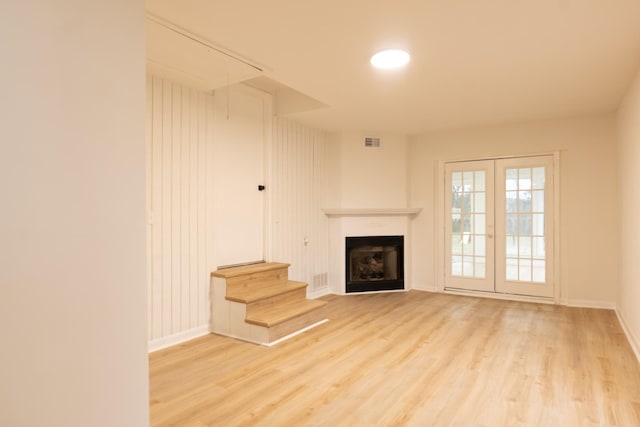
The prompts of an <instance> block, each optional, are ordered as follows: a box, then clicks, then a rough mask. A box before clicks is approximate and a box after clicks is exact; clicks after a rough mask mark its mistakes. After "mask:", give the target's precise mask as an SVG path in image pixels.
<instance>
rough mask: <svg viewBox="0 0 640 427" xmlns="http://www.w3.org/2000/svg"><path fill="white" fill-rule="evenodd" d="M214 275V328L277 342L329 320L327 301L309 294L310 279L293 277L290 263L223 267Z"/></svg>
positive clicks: (262, 341) (252, 339) (248, 338)
mask: <svg viewBox="0 0 640 427" xmlns="http://www.w3.org/2000/svg"><path fill="white" fill-rule="evenodd" d="M211 276H212V289H211V296H212V298H211V303H212V307H211V309H212V313H211V323H212V325H211V326H212V330H213V332H214V333H216V334H220V335H226V336H230V337H234V338H238V339H241V340H245V341H250V342H254V343H259V344H264V345H273V344H275V343H276V342H279V341H281V340H283V339H286V338H288V337H289V336H292V335H295V334H297V333H299V332H302V331H305V330H307V329H309V328H311V327H314V326H317V325H319V324H320V323H323V322H325V321H326V320H327V317H326V309H325V305H326V304H327V303H326V302H325V301H317V300H309V299H307V284H306V283H303V282H296V281H293V280H289V264H284V263H275V262H270V263H261V264H253V265H247V266H241V267H232V268H225V269H221V270H217V271H214V272H213V273H211Z"/></svg>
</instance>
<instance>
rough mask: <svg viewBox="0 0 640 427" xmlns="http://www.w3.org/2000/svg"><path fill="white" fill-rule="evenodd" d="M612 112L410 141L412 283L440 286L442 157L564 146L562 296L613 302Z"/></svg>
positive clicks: (615, 271) (614, 195)
mask: <svg viewBox="0 0 640 427" xmlns="http://www.w3.org/2000/svg"><path fill="white" fill-rule="evenodd" d="M615 137H616V135H615V122H614V119H613V117H611V116H606V117H595V118H586V119H579V120H563V121H562V120H561V121H548V122H538V123H528V124H519V125H507V126H500V127H493V128H484V129H473V130H461V131H454V132H444V133H438V134H429V135H422V136H416V137H412V138H411V143H410V150H409V152H410V158H411V163H410V167H411V181H410V192H411V206H413V207H423V208H424V209H423V211H422V213H421V214H420V215H419V216H418V217H417V218H416V219H415V220H414V221H413V224H412V227H413V230H412V232H413V244H414V246H413V263H412V264H413V266H414V270H413V279H414V283H413V285H414V287H417V288H421V289H435V288H436V277H435V271H436V267H437V265H436V248H435V245H436V243H437V242H436V240H435V239H436V236H437V233H436V231H435V226H436V217H435V216H434V215H435V213H436V209H437V208H438V207H437V205H436V202H437V200H438V195H439V191H440V190H441V189H439V188H438V180H437V166H438V162H440V161H444V160H464V159H473V158H478V157H485V158H486V157H494V156H495V157H498V156H505V155H521V154H538V153H545V152H553V151H556V150H561V165H560V169H561V170H560V173H561V176H560V185H561V188H560V215H561V218H560V259H561V266H560V275H561V284H562V287H561V296H560V297H561V300H562V301H564V302H568V303H570V304H575V305H594V306H604V307H613V306H614V303H615V301H616V297H617V284H618V264H617V262H618V261H617V260H618V235H617V230H618V229H617V220H618V216H617V210H618V209H617V201H618V195H617V180H616V161H617V159H616V142H615V141H616V140H615Z"/></svg>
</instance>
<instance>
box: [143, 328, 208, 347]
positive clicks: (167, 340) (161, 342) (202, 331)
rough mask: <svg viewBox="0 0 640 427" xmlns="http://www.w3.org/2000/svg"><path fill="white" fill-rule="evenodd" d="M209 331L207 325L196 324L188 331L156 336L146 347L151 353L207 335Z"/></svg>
mask: <svg viewBox="0 0 640 427" xmlns="http://www.w3.org/2000/svg"><path fill="white" fill-rule="evenodd" d="M209 333H211V332H210V331H209V325H203V326H198V327H197V328H193V329H189V330H188V331H183V332H179V333H177V334H174V335H170V336H168V337H163V338H158V339H155V340H153V341H150V342H149V344H148V346H147V349H148V351H149V353H153V352H154V351H158V350H162V349H165V348H167V347H171V346H174V345H177V344H182V343H183V342H186V341H190V340H192V339H194V338H199V337H202V336H205V335H208V334H209Z"/></svg>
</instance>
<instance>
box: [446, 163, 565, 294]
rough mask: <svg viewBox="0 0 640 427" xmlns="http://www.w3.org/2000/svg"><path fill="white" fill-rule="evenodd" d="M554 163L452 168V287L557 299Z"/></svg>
mask: <svg viewBox="0 0 640 427" xmlns="http://www.w3.org/2000/svg"><path fill="white" fill-rule="evenodd" d="M553 165H554V162H553V156H535V157H519V158H509V159H498V160H482V161H469V162H455V163H447V164H446V165H445V174H446V176H445V185H446V187H445V189H446V192H445V206H446V212H445V218H446V225H445V253H446V257H445V259H446V262H445V269H446V272H445V288H447V289H464V290H473V291H485V292H496V293H505V294H517V295H528V296H537V297H553V295H554V287H553V286H554V284H553V277H554V275H553V268H554V265H553V259H554V257H553V232H554V230H553V213H554V209H553V202H554V195H553V191H554V184H553Z"/></svg>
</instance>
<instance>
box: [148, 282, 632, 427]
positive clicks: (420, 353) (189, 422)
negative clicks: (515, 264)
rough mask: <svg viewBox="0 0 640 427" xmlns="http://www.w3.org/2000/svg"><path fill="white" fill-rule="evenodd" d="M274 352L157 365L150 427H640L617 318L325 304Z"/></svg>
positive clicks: (193, 353) (190, 346) (429, 301)
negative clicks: (324, 315)
mask: <svg viewBox="0 0 640 427" xmlns="http://www.w3.org/2000/svg"><path fill="white" fill-rule="evenodd" d="M324 299H325V300H327V301H329V304H328V306H327V310H328V317H329V322H328V323H325V324H324V325H321V326H318V327H316V328H314V329H312V330H310V331H308V332H306V333H303V334H301V335H299V336H297V337H295V338H292V339H290V340H288V341H285V342H283V343H281V344H278V345H277V346H274V347H271V348H268V347H263V346H258V345H253V344H248V343H243V342H240V341H236V340H233V339H231V338H225V337H221V336H217V335H210V336H206V337H202V338H199V339H196V340H193V341H190V342H188V343H185V344H183V345H179V346H176V347H173V348H170V349H166V350H163V351H159V352H155V353H152V354H151V355H150V357H149V359H150V401H151V404H150V408H151V409H150V410H151V425H152V426H171V425H176V426H371V425H380V426H492V427H493V426H580V427H583V426H624V427H628V426H640V364H638V362H637V360H636V358H635V356H634V354H633V352H632V350H631V348H630V346H629V343H628V342H627V340H626V338H625V336H624V334H623V332H622V330H621V328H620V325H619V323H618V320H617V318H616V315H615V313H614V312H613V311H610V310H596V309H581V308H568V307H562V306H553V305H544V304H531V303H522V302H512V301H502V300H493V299H483V298H472V297H465V296H457V295H445V294H432V293H426V292H419V291H410V292H406V293H385V294H367V295H350V296H328V297H326V298H324Z"/></svg>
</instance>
